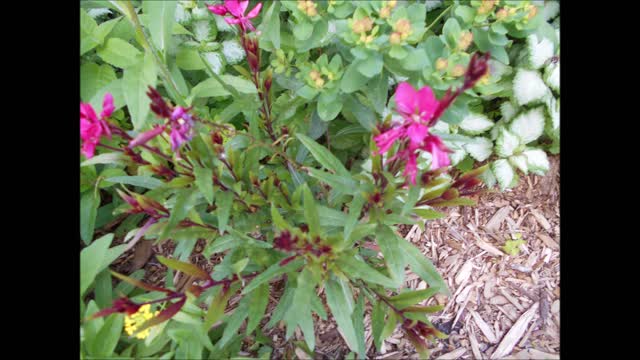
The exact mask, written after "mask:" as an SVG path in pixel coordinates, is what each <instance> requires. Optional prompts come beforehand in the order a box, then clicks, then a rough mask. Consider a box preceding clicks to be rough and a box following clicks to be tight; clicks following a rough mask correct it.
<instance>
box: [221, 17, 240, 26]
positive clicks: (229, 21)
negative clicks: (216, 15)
mask: <svg viewBox="0 0 640 360" xmlns="http://www.w3.org/2000/svg"><path fill="white" fill-rule="evenodd" d="M224 21H226V22H227V24H229V25H236V24H239V23H241V21H242V20H240V19H236V18H224Z"/></svg>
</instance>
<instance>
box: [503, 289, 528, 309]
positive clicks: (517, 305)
mask: <svg viewBox="0 0 640 360" xmlns="http://www.w3.org/2000/svg"><path fill="white" fill-rule="evenodd" d="M500 293H501V294H502V295H504V297H506V298H507V300H509V302H510V303H512V304H513V306H515V307H516V308H517V309H518V310H520V311H524V307H523V306H522V305H520V303H519V302H518V300H516V298H514V297H513V296H511V295H509V293H508V292H507V291H506V290H505V289H500Z"/></svg>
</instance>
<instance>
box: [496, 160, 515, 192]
mask: <svg viewBox="0 0 640 360" xmlns="http://www.w3.org/2000/svg"><path fill="white" fill-rule="evenodd" d="M491 170H493V174H494V175H495V177H496V180H498V184H499V185H500V190H505V189H506V188H508V187H510V186H511V183H512V182H513V179H514V178H515V172H514V171H513V168H512V167H511V165H510V164H509V162H508V161H507V160H506V159H500V160H496V161H495V162H494V163H493V164H491Z"/></svg>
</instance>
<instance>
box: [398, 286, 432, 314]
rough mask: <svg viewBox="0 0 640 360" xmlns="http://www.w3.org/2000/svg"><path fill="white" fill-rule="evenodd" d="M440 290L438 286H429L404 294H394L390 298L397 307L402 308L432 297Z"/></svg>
mask: <svg viewBox="0 0 640 360" xmlns="http://www.w3.org/2000/svg"><path fill="white" fill-rule="evenodd" d="M437 292H438V288H428V289H424V290H418V291H407V292H404V293H402V294H399V295H396V296H393V297H391V298H390V299H389V302H391V303H392V304H393V305H394V306H395V307H397V308H398V309H400V310H402V309H404V308H406V307H409V306H411V305H415V304H417V303H419V302H421V301H423V300H425V299H428V298H430V297H431V296H433V295H435V294H436V293H437Z"/></svg>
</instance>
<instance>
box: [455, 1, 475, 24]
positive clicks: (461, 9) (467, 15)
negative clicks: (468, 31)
mask: <svg viewBox="0 0 640 360" xmlns="http://www.w3.org/2000/svg"><path fill="white" fill-rule="evenodd" d="M455 14H456V15H457V16H459V17H460V18H461V19H462V21H464V22H465V23H471V22H473V18H474V16H475V15H476V12H475V10H474V9H473V8H472V7H471V6H466V5H459V6H457V7H456V11H455Z"/></svg>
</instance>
